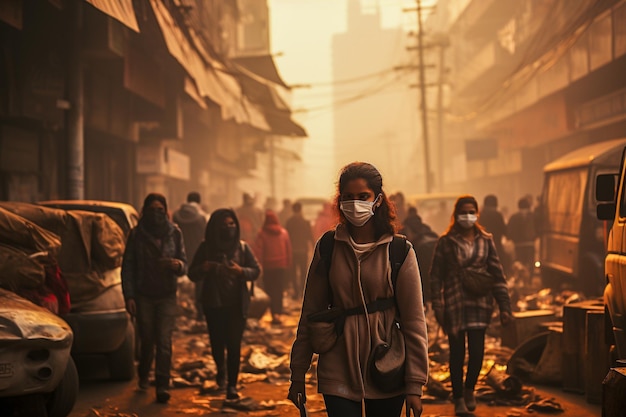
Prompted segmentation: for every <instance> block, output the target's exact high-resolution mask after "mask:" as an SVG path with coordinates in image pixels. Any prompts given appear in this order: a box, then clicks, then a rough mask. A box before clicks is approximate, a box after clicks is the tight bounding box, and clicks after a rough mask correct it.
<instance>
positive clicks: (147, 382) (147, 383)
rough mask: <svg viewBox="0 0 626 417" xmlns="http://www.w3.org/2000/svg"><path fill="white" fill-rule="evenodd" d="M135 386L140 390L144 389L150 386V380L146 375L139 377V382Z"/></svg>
mask: <svg viewBox="0 0 626 417" xmlns="http://www.w3.org/2000/svg"><path fill="white" fill-rule="evenodd" d="M137 386H138V387H139V389H140V390H142V391H145V390H147V389H148V388H149V387H150V380H149V379H148V377H145V378H142V377H140V378H139V383H138V384H137Z"/></svg>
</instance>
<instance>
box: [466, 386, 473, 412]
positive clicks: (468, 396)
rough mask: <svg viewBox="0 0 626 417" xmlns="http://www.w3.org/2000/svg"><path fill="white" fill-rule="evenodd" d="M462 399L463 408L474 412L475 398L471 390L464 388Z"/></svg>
mask: <svg viewBox="0 0 626 417" xmlns="http://www.w3.org/2000/svg"><path fill="white" fill-rule="evenodd" d="M463 398H464V399H465V406H466V407H467V409H468V410H469V411H474V410H476V396H475V395H474V390H473V389H471V388H465V389H464V390H463Z"/></svg>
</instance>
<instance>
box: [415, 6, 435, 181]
mask: <svg viewBox="0 0 626 417" xmlns="http://www.w3.org/2000/svg"><path fill="white" fill-rule="evenodd" d="M416 2H417V59H418V62H417V65H418V66H419V91H420V110H421V116H422V142H423V143H424V169H425V171H426V192H427V193H430V192H431V191H432V178H431V172H430V140H429V137H428V108H427V107H426V74H425V71H426V69H425V67H424V29H423V25H422V1H421V0H416Z"/></svg>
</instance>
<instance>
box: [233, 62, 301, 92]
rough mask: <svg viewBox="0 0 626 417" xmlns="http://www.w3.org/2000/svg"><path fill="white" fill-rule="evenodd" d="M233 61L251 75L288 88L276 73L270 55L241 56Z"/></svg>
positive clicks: (276, 69)
mask: <svg viewBox="0 0 626 417" xmlns="http://www.w3.org/2000/svg"><path fill="white" fill-rule="evenodd" d="M233 61H235V62H236V63H238V64H240V65H242V66H244V67H246V68H247V69H248V70H250V71H252V72H253V73H255V74H257V75H259V76H261V77H263V78H265V79H266V80H269V81H271V82H273V83H276V84H278V85H281V86H283V87H285V88H290V87H289V86H288V85H287V84H285V81H283V79H282V78H281V76H280V74H279V73H278V68H276V64H275V63H274V58H272V56H271V55H258V56H243V57H237V58H234V59H233Z"/></svg>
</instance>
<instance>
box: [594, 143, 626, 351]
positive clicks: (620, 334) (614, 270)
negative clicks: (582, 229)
mask: <svg viewBox="0 0 626 417" xmlns="http://www.w3.org/2000/svg"><path fill="white" fill-rule="evenodd" d="M596 200H597V201H598V202H599V204H598V205H597V209H596V215H597V217H598V219H600V220H606V221H609V225H610V231H609V237H608V241H607V249H606V257H605V261H604V270H605V278H606V286H605V288H604V306H605V314H604V317H605V318H606V320H607V325H608V326H610V327H609V328H612V329H613V332H607V335H608V336H609V340H608V342H609V343H610V344H614V345H615V347H616V349H615V351H616V352H615V353H616V354H617V358H616V359H626V140H624V143H623V144H622V151H621V162H620V170H619V172H618V173H608V174H604V175H598V176H597V178H596ZM610 336H613V337H610Z"/></svg>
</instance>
